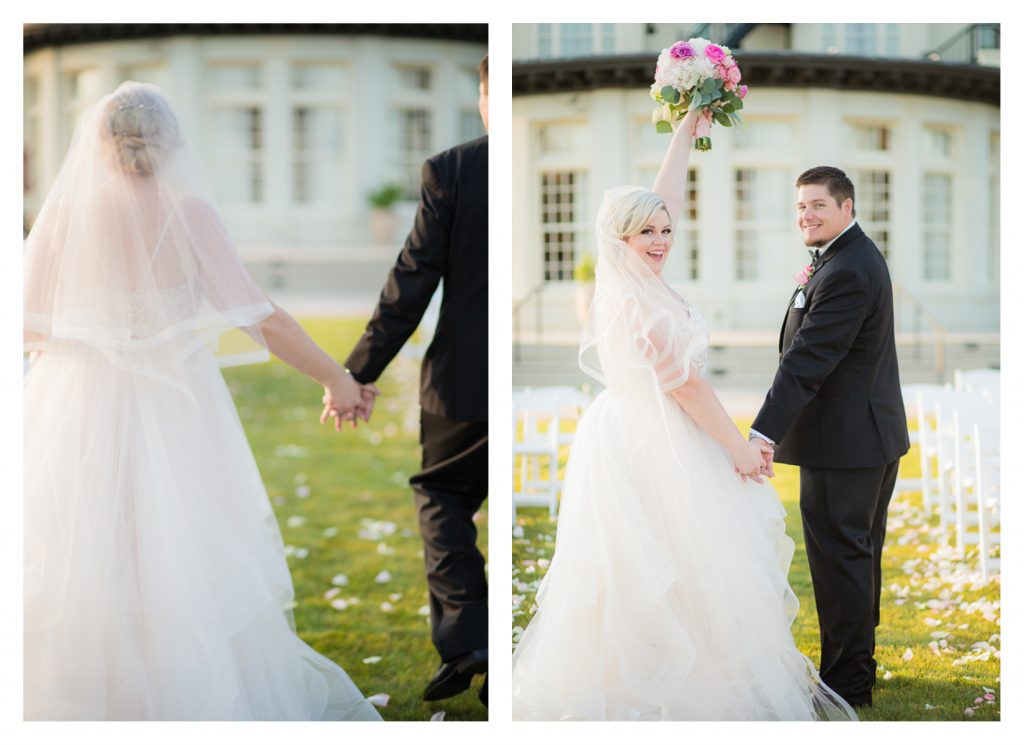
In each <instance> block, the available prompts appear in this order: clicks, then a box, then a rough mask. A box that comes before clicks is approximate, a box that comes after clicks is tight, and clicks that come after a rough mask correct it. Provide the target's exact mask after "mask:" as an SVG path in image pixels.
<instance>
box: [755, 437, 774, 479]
mask: <svg viewBox="0 0 1024 745" xmlns="http://www.w3.org/2000/svg"><path fill="white" fill-rule="evenodd" d="M752 439H753V442H755V443H756V444H757V446H758V447H759V448H761V457H762V458H763V459H764V465H762V466H761V473H762V474H764V475H765V476H767V477H768V478H770V479H773V478H775V466H774V461H775V448H773V447H772V446H771V445H770V444H769V443H768V442H766V441H765V440H762V439H761V438H760V437H754V438H752Z"/></svg>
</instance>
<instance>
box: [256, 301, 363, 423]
mask: <svg viewBox="0 0 1024 745" xmlns="http://www.w3.org/2000/svg"><path fill="white" fill-rule="evenodd" d="M271 305H273V306H274V312H273V313H271V314H270V315H269V316H267V317H266V318H264V319H263V320H262V321H260V324H259V329H260V333H262V334H263V338H264V339H265V340H266V342H267V349H269V350H270V352H271V354H273V355H274V356H275V357H277V358H278V359H280V360H281V361H282V362H284V363H286V364H288V365H290V366H291V367H294V368H295V369H296V370H298V371H299V372H300V373H302V374H303V375H306V376H308V377H310V378H312V379H313V380H315V381H316V382H317V383H319V384H320V385H322V386H323V387H324V405H325V409H324V413H323V415H321V418H320V420H321V422H322V421H325V420H326V417H327V416H328V415H332V414H330V411H331V410H332V409H334V410H336V411H338V412H340V413H341V414H347V413H349V412H352V411H355V410H357V409H358V410H359V412H360V413H361V414H363V416H364V418H368V417H369V413H368V411H366V407H365V406H364V401H365V399H366V398H367V397H369V398H370V401H369V404H370V405H371V406H372V403H373V402H372V393H371V394H370V395H369V396H367V395H364V392H363V387H362V386H360V385H359V383H358V382H357V381H356V380H355V378H353V377H352V376H351V375H350V374H349V373H347V372H345V370H344V369H342V367H341V365H339V364H338V363H337V362H335V361H334V360H333V359H332V358H331V356H330V355H328V354H327V353H326V352H324V351H323V350H322V349H321V348H320V347H318V346H317V345H316V342H314V341H313V340H312V339H311V338H310V337H309V334H307V333H306V330H305V329H303V328H302V326H301V325H300V324H299V322H298V321H296V320H295V319H294V318H293V317H292V315H291V314H290V313H289V312H288V311H286V310H285V309H284V308H281V307H280V306H278V305H275V304H274V303H273V302H272V303H271ZM368 388H369V389H370V390H371V392H372V391H376V389H375V388H372V386H370V387H368ZM333 416H335V427H336V428H337V427H338V426H339V425H340V422H339V417H338V416H337V415H333ZM344 418H350V417H344ZM353 421H355V420H354V418H353Z"/></svg>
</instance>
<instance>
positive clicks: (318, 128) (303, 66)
mask: <svg viewBox="0 0 1024 745" xmlns="http://www.w3.org/2000/svg"><path fill="white" fill-rule="evenodd" d="M346 73H347V71H346V69H345V67H344V66H343V65H340V64H337V63H314V62H303V63H297V64H295V65H293V66H292V85H291V89H292V92H291V96H292V199H293V200H294V201H295V202H296V203H299V204H329V203H332V202H334V201H336V200H337V198H338V193H339V191H341V189H342V181H343V178H344V158H345V110H344V103H343V102H344V100H345V93H346V91H347V90H348V80H347V74H346Z"/></svg>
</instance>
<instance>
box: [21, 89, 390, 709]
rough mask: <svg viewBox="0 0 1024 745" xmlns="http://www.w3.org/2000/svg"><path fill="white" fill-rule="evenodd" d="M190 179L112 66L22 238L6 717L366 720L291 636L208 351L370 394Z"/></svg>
mask: <svg viewBox="0 0 1024 745" xmlns="http://www.w3.org/2000/svg"><path fill="white" fill-rule="evenodd" d="M198 174H199V169H198V166H197V164H196V162H195V160H194V159H193V158H192V157H191V155H190V153H189V150H188V148H187V147H186V146H185V143H184V141H183V139H182V137H181V134H180V132H179V128H178V123H177V120H176V119H175V116H174V114H173V112H172V111H171V108H170V106H169V104H168V102H167V99H166V98H165V97H164V95H163V94H162V92H161V91H160V90H159V89H158V88H156V87H155V86H152V85H142V84H138V83H131V82H129V83H124V84H122V85H121V86H120V87H119V88H118V89H117V90H116V91H115V92H114V93H113V94H110V95H108V96H106V97H104V98H103V99H102V100H101V101H100V102H99V103H97V104H96V105H94V106H93V107H92V108H91V109H90V110H89V111H87V112H86V114H85V116H84V118H83V120H82V122H81V123H80V124H79V125H78V128H77V129H76V132H75V136H74V138H73V140H72V143H71V148H70V150H69V152H68V155H67V158H66V159H65V161H64V164H63V166H62V167H61V170H60V173H59V174H58V176H57V179H56V182H55V184H54V186H53V189H52V190H51V192H50V194H49V195H48V197H47V199H46V202H45V204H44V205H43V208H42V210H41V212H40V214H39V218H38V220H37V221H36V224H35V226H34V228H33V230H32V232H31V234H30V235H29V236H28V238H27V240H26V242H25V254H24V262H25V275H24V279H25V288H24V289H25V300H24V302H25V306H24V310H25V317H24V332H25V343H26V348H27V349H29V350H31V351H33V356H34V361H33V364H32V366H31V368H30V369H29V372H28V374H27V376H26V379H25V388H24V418H25V432H24V458H25V460H24V465H25V525H24V529H25V575H24V578H25V587H24V600H25V606H24V613H25V616H24V627H25V634H24V644H25V656H24V665H25V667H24V697H25V718H26V719H76V720H81V719H98V720H111V719H188V720H198V719H215V720H225V719H275V720H282V719H300V720H305V719H312V720H320V719H330V720H336V719H366V720H379V719H380V716H379V715H378V714H377V711H376V710H375V709H374V707H373V706H372V705H371V704H370V703H369V702H368V701H367V700H366V699H365V697H364V696H363V695H362V694H361V693H360V692H359V690H358V689H357V688H356V686H355V684H353V683H352V681H351V680H350V679H349V677H348V676H347V675H346V674H345V672H344V671H343V670H342V669H341V668H340V667H338V666H337V665H336V664H334V663H333V662H331V661H330V660H328V659H327V658H326V657H324V656H322V655H320V654H318V653H317V652H315V651H314V650H313V649H312V648H310V647H309V646H307V645H306V644H305V643H304V642H302V641H301V640H300V639H299V637H298V636H296V635H295V632H294V627H293V622H292V617H291V614H290V611H288V610H286V609H287V608H288V607H289V603H290V601H291V600H292V597H293V591H292V584H291V577H290V575H289V572H288V567H287V564H286V562H285V558H284V551H283V543H282V540H281V535H280V532H279V530H278V527H277V523H276V521H275V519H274V513H273V511H272V508H271V506H270V503H269V501H268V499H267V494H266V492H265V490H264V487H263V484H262V481H261V480H260V475H259V472H258V471H257V468H256V463H255V462H254V460H253V456H252V453H251V451H250V449H249V446H248V443H247V441H246V439H245V434H244V431H243V429H242V426H241V424H240V422H239V419H238V416H237V413H236V412H235V409H234V405H233V402H232V400H231V397H230V395H229V393H228V390H227V387H226V386H225V384H224V380H223V378H222V376H221V374H220V372H219V369H218V366H226V365H232V364H240V363H245V362H251V361H256V360H260V359H265V358H266V356H267V355H266V350H265V349H264V347H266V348H269V350H270V351H271V352H273V353H274V354H275V355H277V356H278V357H280V358H281V359H282V360H284V361H285V362H287V363H288V364H290V365H291V366H293V367H294V368H296V369H297V370H299V371H301V372H303V373H305V374H306V375H308V376H309V377H311V378H313V379H314V380H316V381H318V382H320V383H321V384H323V385H324V386H325V401H326V402H327V403H328V404H329V405H330V406H333V407H334V408H336V409H338V410H339V411H343V412H347V414H346V415H345V416H344V418H347V419H352V421H353V424H354V422H355V420H354V417H355V416H356V415H357V414H361V415H362V416H364V417H365V416H368V413H369V408H370V407H372V403H373V397H374V395H375V393H376V391H375V390H373V389H361V388H360V387H359V385H358V384H357V383H356V382H355V381H354V380H352V378H351V377H350V376H348V375H347V374H346V373H345V372H344V371H343V370H342V369H341V368H340V367H339V366H338V365H337V363H335V362H334V361H333V360H332V359H330V358H329V357H328V356H327V355H326V354H325V353H324V352H323V351H322V350H321V349H320V348H319V347H317V346H316V345H315V344H314V343H313V341H312V340H311V339H310V338H309V337H308V336H307V335H306V334H305V333H304V332H303V331H302V328H301V327H300V326H299V325H298V324H297V323H296V322H295V320H294V319H293V318H292V317H291V316H290V315H288V314H287V313H286V312H285V311H283V310H282V309H280V308H277V307H276V306H274V305H273V303H271V302H269V301H268V300H267V298H266V297H265V296H264V295H263V293H262V292H260V290H259V288H258V287H256V285H255V284H254V283H253V282H252V280H251V278H250V277H249V275H248V274H247V273H246V271H245V269H244V268H243V266H242V264H241V262H240V260H239V258H238V254H237V253H236V251H235V248H234V246H233V245H232V243H231V241H230V239H229V238H228V235H227V233H226V231H225V228H224V225H223V224H222V222H221V221H220V218H219V217H218V214H217V212H216V211H215V210H214V208H213V207H212V202H211V200H210V198H209V196H208V195H207V194H206V192H205V190H204V189H203V188H202V183H201V179H200V177H199V175H198ZM341 418H342V417H341V415H339V416H336V417H335V426H339V425H340V419H341ZM322 419H323V417H322Z"/></svg>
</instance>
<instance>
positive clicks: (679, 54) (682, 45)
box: [668, 41, 695, 59]
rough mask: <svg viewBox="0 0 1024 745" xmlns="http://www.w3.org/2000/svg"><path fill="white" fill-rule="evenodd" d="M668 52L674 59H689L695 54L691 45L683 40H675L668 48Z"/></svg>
mask: <svg viewBox="0 0 1024 745" xmlns="http://www.w3.org/2000/svg"><path fill="white" fill-rule="evenodd" d="M668 53H669V55H670V56H671V57H673V58H675V59H689V58H690V57H693V56H695V55H694V51H693V47H691V46H690V45H689V44H687V43H686V42H685V41H677V42H676V43H675V44H673V45H672V48H671V49H669V50H668Z"/></svg>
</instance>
